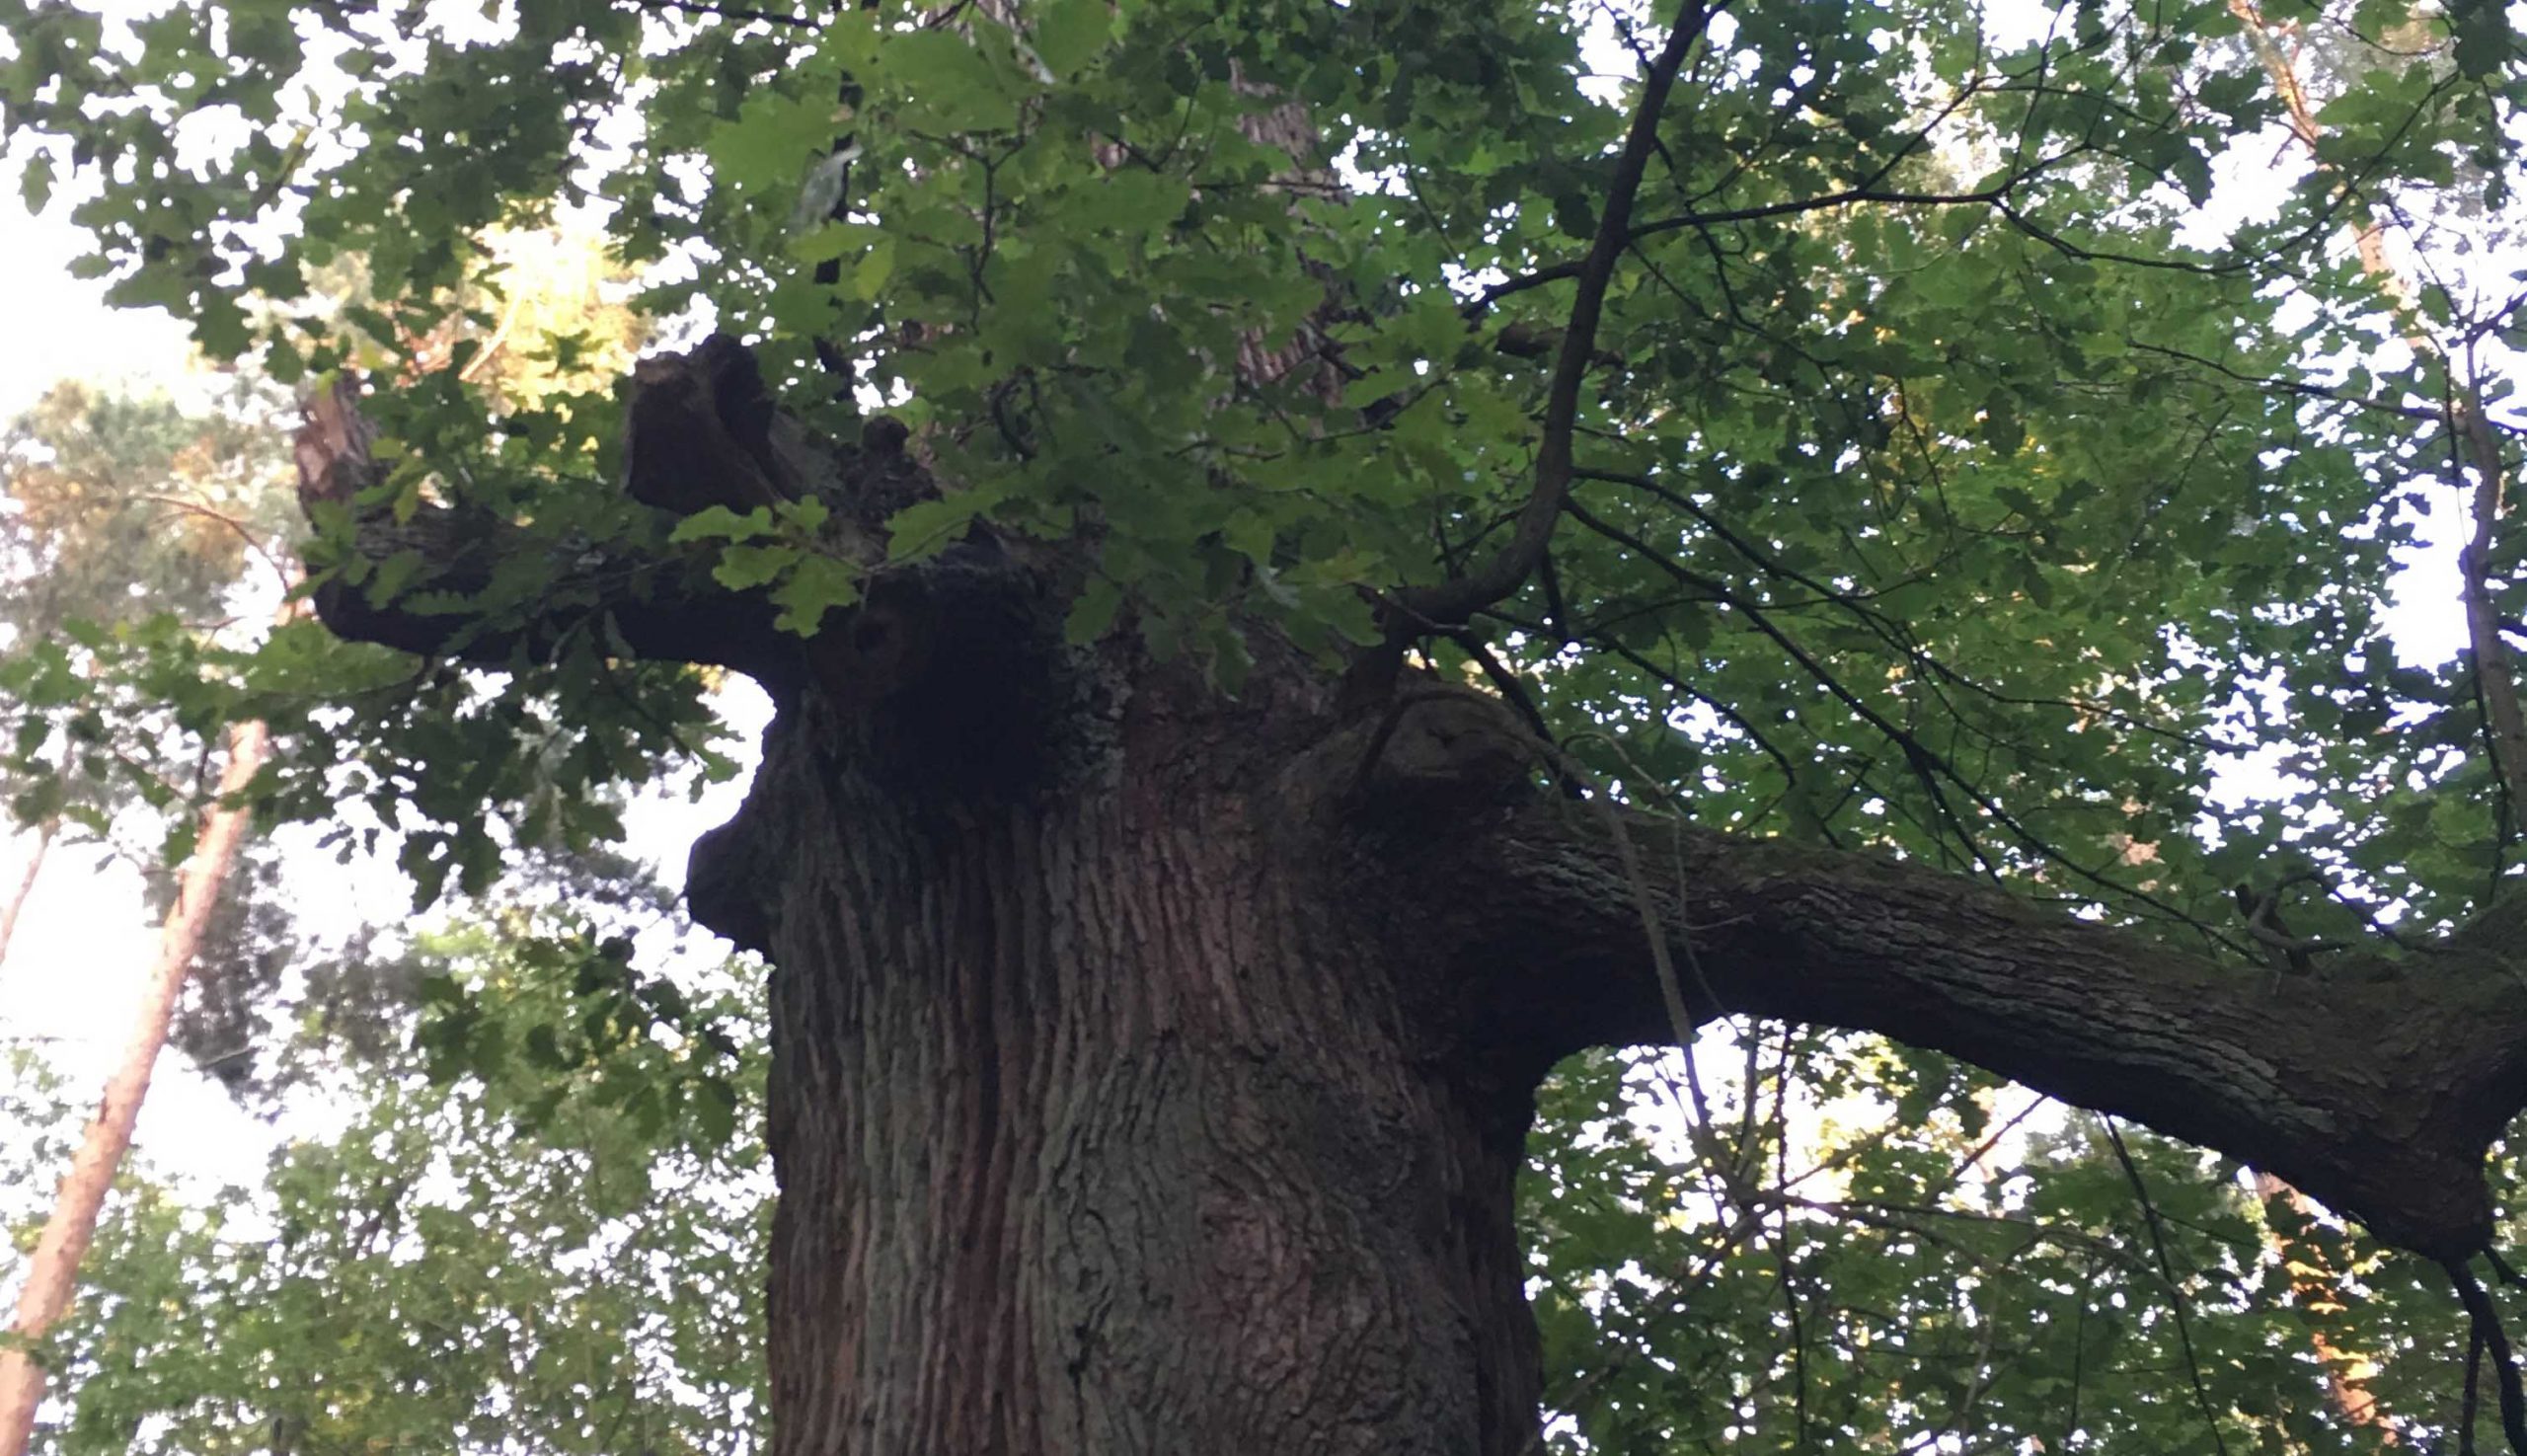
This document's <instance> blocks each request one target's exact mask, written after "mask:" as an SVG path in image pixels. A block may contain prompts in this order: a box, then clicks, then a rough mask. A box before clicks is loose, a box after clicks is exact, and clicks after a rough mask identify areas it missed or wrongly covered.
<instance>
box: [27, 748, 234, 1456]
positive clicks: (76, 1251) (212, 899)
mask: <svg viewBox="0 0 2527 1456" xmlns="http://www.w3.org/2000/svg"><path fill="white" fill-rule="evenodd" d="M270 751H271V735H270V733H269V732H268V731H267V730H266V728H265V727H264V725H263V724H261V723H243V724H239V725H238V726H237V727H236V728H233V729H231V730H230V731H229V734H228V762H227V764H226V766H225V767H223V768H222V769H221V771H220V775H219V795H220V798H221V800H222V801H226V800H228V799H230V798H232V797H234V796H236V795H238V794H241V793H243V792H244V791H245V788H246V786H247V785H248V784H249V783H250V782H252V781H253V779H254V777H255V774H256V771H257V770H259V769H261V768H262V767H263V766H264V760H265V759H266V758H267V757H268V756H269V754H270ZM251 820H252V815H251V813H250V812H249V811H248V810H246V809H244V808H242V807H228V806H226V805H224V804H223V805H215V806H213V807H212V808H211V810H210V811H209V812H207V813H205V814H204V815H202V821H201V835H200V838H199V839H198V840H197V841H196V842H195V845H194V848H193V852H192V856H191V858H190V859H188V860H186V861H185V867H184V870H183V872H182V874H181V875H180V876H179V877H178V880H177V887H176V903H175V904H173V905H171V906H169V907H168V910H167V918H166V921H165V922H164V923H163V924H162V925H161V926H160V927H159V931H158V955H157V959H156V961H155V962H154V963H153V964H152V965H151V966H150V970H149V978H148V980H147V982H146V983H145V986H144V988H143V990H142V992H141V1002H140V1012H139V1016H138V1017H137V1019H136V1020H135V1022H134V1024H133V1028H132V1035H131V1044H130V1045H129V1046H128V1047H127V1048H125V1050H124V1051H123V1056H122V1060H121V1062H119V1063H118V1064H116V1066H115V1072H114V1075H113V1076H112V1077H110V1078H109V1079H107V1082H106V1095H105V1097H104V1099H103V1100H102V1101H101V1102H100V1103H99V1104H98V1106H97V1115H96V1116H94V1117H92V1118H90V1119H89V1122H88V1127H87V1131H86V1133H85V1135H84V1136H83V1137H82V1138H81V1139H80V1143H79V1151H78V1152H77V1153H76V1154H74V1155H73V1156H72V1158H71V1163H70V1171H69V1172H68V1173H67V1174H65V1175H63V1176H62V1180H61V1191H60V1192H59V1194H57V1195H56V1197H55V1200H54V1203H53V1209H52V1214H51V1216H50V1217H49V1218H47V1219H45V1220H44V1226H43V1233H42V1234H41V1235H40V1236H39V1237H38V1239H37V1241H36V1250H35V1254H34V1256H33V1257H32V1258H31V1259H29V1260H28V1262H27V1281H26V1283H25V1285H23V1286H22V1287H21V1288H20V1289H19V1291H18V1307H17V1314H16V1317H15V1318H14V1319H13V1320H12V1321H11V1322H10V1326H9V1331H10V1333H11V1334H12V1335H16V1336H19V1337H21V1338H23V1339H26V1340H40V1339H42V1338H43V1335H44V1332H45V1331H47V1330H49V1329H51V1328H52V1326H53V1324H54V1323H55V1322H56V1321H58V1320H59V1319H60V1318H61V1316H62V1314H63V1313H64V1312H65V1311H67V1310H68V1309H69V1308H70V1296H71V1293H72V1291H73V1290H75V1289H76V1288H77V1287H78V1278H79V1261H80V1260H81V1259H82V1258H84V1257H85V1256H86V1255H87V1253H88V1244H89V1241H90V1240H92V1239H94V1238H95V1237H96V1233H97V1214H98V1211H99V1210H100V1209H102V1208H104V1207H105V1202H106V1194H107V1192H108V1191H110V1190H111V1189H112V1188H114V1183H115V1172H116V1171H117V1170H118V1169H120V1168H121V1167H122V1157H123V1153H124V1152H125V1151H126V1150H127V1149H129V1148H130V1146H131V1129H132V1127H133V1125H134V1124H135V1123H137V1122H138V1121H139V1120H140V1104H141V1102H142V1100H143V1099H144V1098H146V1097H147V1096H148V1095H149V1077H150V1074H151V1072H152V1071H154V1070H155V1069H156V1067H157V1065H158V1053H159V1051H160V1050H161V1049H162V1048H164V1047H165V1046H166V1044H167V1027H168V1025H169V1023H170V1022H171V1021H172V1020H173V1019H174V1017H175V1014H176V1001H177V998H178V996H179V995H180V994H181V993H182V992H183V990H184V987H185V976H186V973H187V972H189V971H191V969H192V963H193V956H194V954H195V953H196V952H198V951H199V950H200V948H201V938H202V931H203V929H204V928H205V927H206V926H208V925H209V923H210V912H211V910H212V908H213V907H214V906H216V905H217V904H218V902H219V892H220V888H221V886H222V885H224V884H225V883H226V882H227V880H228V872H229V871H230V869H232V868H233V867H234V866H235V865H236V863H237V851H238V850H239V848H240V847H242V846H243V845H244V843H245V840H246V832H247V830H248V828H249V827H250V824H251ZM44 1379H45V1371H44V1367H43V1366H42V1364H41V1363H39V1362H38V1361H37V1360H36V1359H34V1358H33V1357H31V1356H29V1355H27V1354H25V1353H22V1352H20V1351H17V1350H0V1456H25V1453H26V1449H27V1438H28V1436H29V1434H30V1433H31V1432H32V1431H33V1430H34V1428H35V1419H36V1408H37V1407H38V1406H39V1405H41V1404H42V1403H43V1388H44Z"/></svg>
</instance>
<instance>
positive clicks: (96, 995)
mask: <svg viewBox="0 0 2527 1456" xmlns="http://www.w3.org/2000/svg"><path fill="white" fill-rule="evenodd" d="M2009 8H2011V9H2013V10H2016V9H2018V8H2019V7H2017V6H2015V5H2013V6H2011V7H2009ZM1620 65H1621V61H1620V60H1619V59H1615V60H1610V61H1609V62H1608V64H1607V66H1606V67H1605V68H1606V69H1609V70H1613V69H1617V68H1619V67H1620ZM2281 155H2282V146H2281V142H2280V139H2279V138H2278V137H2277V136H2275V137H2272V138H2266V139H2259V141H2257V142H2255V143H2253V144H2251V145H2249V146H2247V147H2242V148H2241V149H2240V150H2239V153H2238V154H2237V155H2236V156H2235V157H2234V158H2232V159H2231V162H2232V165H2231V166H2229V167H2227V168H2224V169H2223V171H2224V173H2225V174H2226V178H2225V182H2226V184H2227V185H2226V186H2225V187H2224V189H2223V193H2224V196H2226V197H2227V198H2230V199H2234V205H2236V206H2239V207H2246V206H2252V205H2254V204H2255V198H2256V197H2257V196H2258V195H2259V194H2260V195H2263V196H2267V197H2268V196H2269V195H2271V192H2270V189H2271V187H2272V183H2271V181H2270V180H2269V179H2271V178H2272V177H2273V176H2274V175H2275V174H2274V170H2273V169H2274V161H2275V159H2276V158H2277V157H2279V156H2281ZM16 191H17V190H16V182H15V175H14V168H0V276H8V277H13V278H17V279H21V280H24V282H25V285H24V286H22V287H20V288H19V289H18V290H17V291H16V293H15V295H14V296H13V298H12V300H11V323H12V325H13V331H12V332H13V337H15V338H16V339H18V340H19V341H21V346H20V347H17V348H12V349H7V350H0V419H6V418H11V417H14V416H15V415H17V414H18V413H19V412H20V411H22V410H23V409H25V408H26V407H27V406H28V405H29V404H31V403H32V402H33V401H34V400H35V399H36V398H37V397H38V395H39V394H41V392H42V391H43V390H44V389H46V388H47V387H49V386H50V385H51V384H52V383H53V382H54V381H55V380H57V379H60V378H65V377H78V378H86V379H90V380H93V381H98V382H106V383H123V384H130V385H135V386H139V387H142V388H150V387H156V388H164V389H172V390H174V391H176V392H178V393H186V392H188V388H187V384H186V381H187V378H188V374H187V371H188V367H189V366H188V358H189V349H188V347H187V345H186V342H185V338H184V331H183V330H182V328H181V327H180V326H178V325H177V324H175V323H174V322H173V321H171V320H169V319H168V318H167V317H166V316H165V315H164V314H162V313H158V312H156V311H151V312H148V313H134V312H123V311H115V310H111V309H108V308H107V307H105V305H104V301H103V287H102V285H100V284H97V283H91V282H83V281H80V280H77V279H74V278H71V277H70V276H69V274H68V272H67V268H68V265H69V263H70V260H71V259H72V258H73V257H75V256H76V255H77V254H78V253H79V252H80V251H81V249H82V239H81V235H80V234H79V233H78V232H77V231H76V230H75V229H73V228H72V227H71V226H70V225H69V223H68V221H67V218H66V215H65V214H66V212H67V210H68V205H69V204H68V201H67V199H66V198H64V197H61V196H59V195H56V197H55V200H54V202H53V205H52V207H51V209H50V211H49V212H47V213H46V214H45V215H43V216H41V217H35V218H30V217H28V216H27V215H26V214H25V212H24V210H23V206H22V204H20V203H19V202H18V200H17V196H16ZM64 191H67V189H65V190H64ZM2473 262H2475V263H2477V264H2479V265H2482V264H2489V263H2494V262H2497V261H2492V260H2482V259H2477V260H2473ZM2500 266H2501V267H2503V268H2513V267H2517V266H2519V261H2517V260H2509V261H2506V262H2503V263H2500ZM2479 275H2480V274H2479ZM2494 275H2495V276H2496V274H2494ZM29 345H32V346H29ZM2434 495H2435V496H2437V498H2440V499H2442V500H2445V501H2447V502H2448V505H2449V506H2454V505H2455V504H2456V498H2455V495H2454V493H2453V492H2452V491H2450V490H2449V489H2448V488H2446V487H2445V486H2444V485H2441V486H2437V487H2435V489H2434ZM2459 515H2460V511H2458V510H2456V509H2452V508H2446V507H2443V508H2440V509H2438V510H2436V511H2435V512H2434V515H2433V524H2434V527H2438V528H2449V527H2454V526H2455V525H2456V524H2457V521H2458V517H2459ZM2453 563H2454V541H2453V539H2447V540H2441V541H2439V542H2437V543H2435V544H2434V545H2433V546H2431V547H2430V548H2429V549H2428V550H2426V551H2425V552H2424V553H2423V554H2422V558H2421V560H2420V562H2419V563H2418V565H2420V566H2421V570H2418V571H2414V572H2411V573H2409V574H2407V575H2406V576H2405V578H2404V581H2403V583H2402V597H2403V600H2402V604H2401V605H2400V607H2399V609H2398V610H2397V612H2396V613H2395V614H2394V617H2393V620H2392V623H2391V628H2392V631H2393V633H2394V635H2395V637H2396V639H2397V641H2398V643H2399V646H2400V651H2401V652H2402V653H2403V654H2404V656H2405V657H2406V659H2407V660H2411V661H2438V660H2444V659H2446V658H2447V657H2449V656H2451V655H2453V654H2454V652H2455V651H2457V650H2458V648H2459V647H2460V646H2461V645H2462V644H2463V641H2464V629H2463V623H2462V619H2461V617H2460V616H2459V614H2458V612H2457V610H2456V592H2455V574H2454V568H2453ZM761 711H762V709H761V705H760V702H759V699H758V700H755V701H753V702H750V703H748V704H747V705H745V707H744V708H743V710H742V716H744V717H746V718H748V719H751V720H753V721H756V722H759V721H760V714H761ZM2260 778H2261V776H2259V775H2258V774H2255V773H2252V772H2247V773H2240V774H2237V775H2233V776H2232V779H2231V787H2232V790H2233V792H2236V793H2239V794H2241V795H2245V794H2252V793H2254V792H2255V790H2256V788H2257V786H2258V783H2259V780H2260ZM740 787H741V786H738V785H731V786H724V787H723V788H722V789H720V790H718V791H715V792H714V793H713V794H712V795H711V796H709V798H708V799H706V801H705V802H704V803H703V804H702V805H685V804H684V803H682V802H681V801H680V800H679V801H678V802H676V803H674V804H651V805H644V806H642V807H641V808H640V809H639V811H638V812H637V813H636V815H635V817H634V819H633V823H632V828H633V844H634V846H635V848H636V849H637V850H639V851H641V852H644V853H647V854H648V855H650V856H651V857H652V858H655V859H658V860H660V861H662V862H663V863H662V866H661V868H662V869H663V870H664V871H665V872H666V874H667V877H668V879H669V881H670V882H678V881H681V879H682V872H683V860H684V852H685V847H686V846H687V845H688V844H690V842H691V841H692V839H693V837H694V836H695V835H696V834H698V833H699V832H700V831H701V830H703V829H705V828H708V827H710V826H711V825H713V824H716V823H719V822H721V821H722V820H724V819H725V818H726V817H727V815H728V813H729V812H730V811H732V810H733V808H734V805H735V796H736V793H737V792H738V790H739V788H740ZM15 858H16V856H15V854H14V853H12V852H7V851H0V884H11V883H14V881H15V871H14V862H15ZM294 858H295V861H296V863H297V865H298V866H299V867H301V868H299V869H294V870H293V881H294V888H295V889H296V890H297V894H296V895H295V898H297V899H298V900H299V902H300V903H301V904H303V905H307V906H324V907H326V908H327V909H328V910H329V911H331V912H332V920H333V923H332V924H331V925H330V927H329V928H333V929H343V928H347V927H348V926H349V925H350V924H354V923H356V922H357V921H358V920H360V919H363V918H365V919H374V920H380V921H386V922H392V921H394V920H397V919H400V918H402V917H403V916H404V914H405V913H406V908H407V905H406V901H405V899H404V896H405V893H406V891H405V890H404V887H403V884H402V881H401V880H400V878H399V877H398V876H397V875H396V874H395V873H394V872H393V871H392V870H391V868H385V867H354V869H352V870H349V871H345V870H343V869H341V868H338V867H337V866H335V865H334V863H333V861H332V857H331V855H330V854H300V855H297V856H295V857H294ZM93 864H94V856H93V854H87V853H81V852H77V851H71V852H57V853H56V855H55V857H54V860H53V862H52V863H50V864H49V865H48V866H47V868H46V871H45V875H44V880H43V881H42V883H41V886H40V888H39V889H38V893H37V895H36V897H35V899H34V900H33V902H32V903H31V904H30V906H29V909H28V912H27V916H26V919H25V922H24V923H23V925H22V926H21V929H20V931H19V942H18V945H17V946H16V947H15V948H13V950H12V952H11V954H10V956H9V958H8V960H7V962H6V963H5V965H0V1036H6V1037H10V1038H20V1037H28V1036H35V1037H43V1038H58V1039H53V1040H49V1041H48V1044H47V1045H46V1047H45V1050H46V1052H47V1054H48V1059H49V1060H51V1061H52V1062H53V1063H54V1064H55V1065H56V1066H57V1067H58V1068H59V1069H60V1070H61V1071H62V1072H64V1073H65V1074H66V1075H67V1076H68V1077H69V1078H70V1079H71V1085H72V1086H73V1087H74V1088H75V1087H81V1086H93V1085H96V1084H97V1083H98V1082H99V1081H101V1080H102V1078H103V1077H104V1075H105V1073H106V1070H107V1068H108V1067H110V1066H111V1064H112V1063H113V1061H114V1060H115V1057H116V1056H117V1055H118V1053H119V1051H120V1049H121V1045H122V1041H123V1038H124V1035H125V1030H126V1025H127V1022H128V1019H129V1016H130V1014H131V1008H132V1006H133V1005H134V1003H135V1001H136V999H137V995H138V990H139V984H138V983H139V977H140V974H141V972H142V970H143V968H144V967H145V966H146V963H147V961H148V958H149V953H150V950H151V947H152V944H153V941H154V938H155V931H154V927H152V926H150V925H148V924H146V923H144V922H143V921H142V919H141V918H140V916H139V913H138V908H139V895H138V891H137V885H136V882H135V881H134V879H133V877H131V876H130V875H129V874H128V873H127V872H117V873H107V874H98V873H95V872H94V871H93V868H92V867H93ZM283 1131H285V1129H278V1128H273V1127H270V1126H267V1125H265V1124H263V1123H261V1122H259V1121H257V1120H255V1119H253V1118H251V1117H248V1116H246V1115H245V1114H243V1113H240V1112H238V1111H236V1110H235V1108H234V1106H233V1104H231V1102H230V1101H229V1099H228V1098H227V1097H226V1096H225V1094H223V1093H222V1092H220V1091H219V1090H218V1088H217V1087H216V1086H215V1085H214V1084H211V1083H210V1082H208V1081H207V1080H206V1079H204V1078H203V1077H201V1076H200V1075H199V1074H198V1073H195V1072H194V1071H193V1070H192V1069H191V1066H190V1064H189V1063H188V1062H187V1061H186V1060H185V1059H184V1058H183V1057H182V1056H179V1055H169V1056H167V1057H165V1058H163V1059H162V1061H161V1063H160V1066H159V1081H158V1086H157V1088H156V1090H155V1091H154V1093H153V1095H152V1096H151V1098H150V1099H149V1102H148V1104H147V1109H146V1112H145V1114H144V1118H143V1122H142V1128H141V1134H140V1140H141V1146H142V1148H143V1149H144V1152H145V1155H146V1156H147V1157H148V1158H149V1159H150V1161H151V1162H152V1163H153V1164H154V1165H155V1166H157V1167H158V1168H160V1169H161V1170H163V1171H167V1172H171V1173H176V1174H179V1175H183V1176H193V1177H200V1178H205V1179H209V1180H214V1181H252V1180H254V1179H255V1178H257V1177H258V1176H260V1173H261V1171H262V1169H263V1166H264V1161H265V1154H266V1152H267V1150H268V1147H269V1146H270V1145H271V1143H272V1141H273V1139H274V1138H275V1137H276V1136H278V1135H281V1134H282V1133H283Z"/></svg>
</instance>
